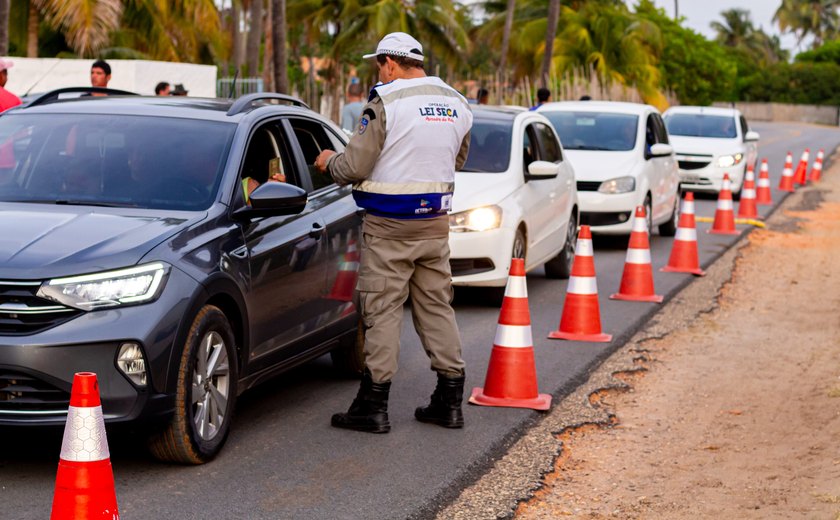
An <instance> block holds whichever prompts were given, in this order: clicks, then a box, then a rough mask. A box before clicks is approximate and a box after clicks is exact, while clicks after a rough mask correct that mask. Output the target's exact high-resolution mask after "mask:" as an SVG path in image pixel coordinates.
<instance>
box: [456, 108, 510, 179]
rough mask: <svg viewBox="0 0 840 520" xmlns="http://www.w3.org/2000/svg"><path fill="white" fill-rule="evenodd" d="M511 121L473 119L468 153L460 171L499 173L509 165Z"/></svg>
mask: <svg viewBox="0 0 840 520" xmlns="http://www.w3.org/2000/svg"><path fill="white" fill-rule="evenodd" d="M512 135H513V123H512V122H511V121H481V120H479V119H478V118H476V119H475V120H473V126H472V130H470V153H469V155H468V156H467V162H466V163H464V166H463V167H462V168H461V170H460V171H462V172H483V173H501V172H504V171H507V169H508V166H509V165H510V148H511V137H512Z"/></svg>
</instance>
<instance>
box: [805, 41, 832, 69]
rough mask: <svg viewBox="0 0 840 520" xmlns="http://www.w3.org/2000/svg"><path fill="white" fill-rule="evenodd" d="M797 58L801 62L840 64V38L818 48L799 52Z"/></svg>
mask: <svg viewBox="0 0 840 520" xmlns="http://www.w3.org/2000/svg"><path fill="white" fill-rule="evenodd" d="M795 60H796V61H797V62H800V63H805V62H811V63H838V64H840V40H831V41H828V42H825V43H824V44H823V45H821V46H819V47H817V48H816V49H813V50H810V51H806V52H802V53H800V54H797V55H796V58H795Z"/></svg>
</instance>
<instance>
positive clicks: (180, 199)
mask: <svg viewBox="0 0 840 520" xmlns="http://www.w3.org/2000/svg"><path fill="white" fill-rule="evenodd" d="M235 129H236V126H235V125H233V124H229V123H217V122H212V121H201V122H200V123H199V122H196V121H193V120H189V119H174V118H159V117H155V118H153V117H144V116H125V115H91V114H58V115H56V114H49V115H46V114H6V115H4V116H3V117H2V118H0V201H5V202H12V201H14V202H40V203H53V204H77V205H93V206H117V207H120V206H125V207H137V208H148V209H172V210H190V211H195V210H203V209H207V208H208V207H209V206H210V204H211V203H212V201H213V199H214V198H215V195H216V190H217V189H218V186H219V180H220V177H221V172H222V169H223V168H224V165H225V158H226V157H227V153H228V147H229V146H230V142H231V139H232V137H233V133H234V131H235Z"/></svg>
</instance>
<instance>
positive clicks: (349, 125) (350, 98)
mask: <svg viewBox="0 0 840 520" xmlns="http://www.w3.org/2000/svg"><path fill="white" fill-rule="evenodd" d="M364 106H365V104H364V103H362V84H361V83H358V82H356V83H351V84H350V86H349V87H347V101H346V103H345V104H344V108H343V109H342V110H341V128H343V129H344V130H347V131H348V132H353V131H354V130H355V129H356V125H358V124H359V119H361V117H362V108H363V107H364Z"/></svg>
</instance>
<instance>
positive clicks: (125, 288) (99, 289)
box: [38, 262, 169, 311]
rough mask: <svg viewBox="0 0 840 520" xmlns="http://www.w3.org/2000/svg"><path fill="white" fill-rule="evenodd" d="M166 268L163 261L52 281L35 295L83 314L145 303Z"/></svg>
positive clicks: (157, 288) (160, 285) (154, 295)
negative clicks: (105, 308) (84, 312)
mask: <svg viewBox="0 0 840 520" xmlns="http://www.w3.org/2000/svg"><path fill="white" fill-rule="evenodd" d="M168 273H169V266H168V265H167V264H164V263H162V262H155V263H153V264H146V265H139V266H137V267H129V268H127V269H120V270H118V271H107V272H104V273H95V274H85V275H81V276H70V277H67V278H54V279H52V280H48V281H46V282H44V283H43V284H42V285H41V288H40V289H38V296H40V297H41V298H46V299H48V300H53V301H56V302H59V303H61V304H64V305H66V306H68V307H74V308H76V309H81V310H83V311H90V310H94V309H101V308H104V307H116V306H118V305H127V304H136V303H146V302H150V301H152V300H154V299H155V298H157V297H158V295H159V294H160V291H161V289H162V288H163V285H164V281H165V277H166V275H167V274H168Z"/></svg>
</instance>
